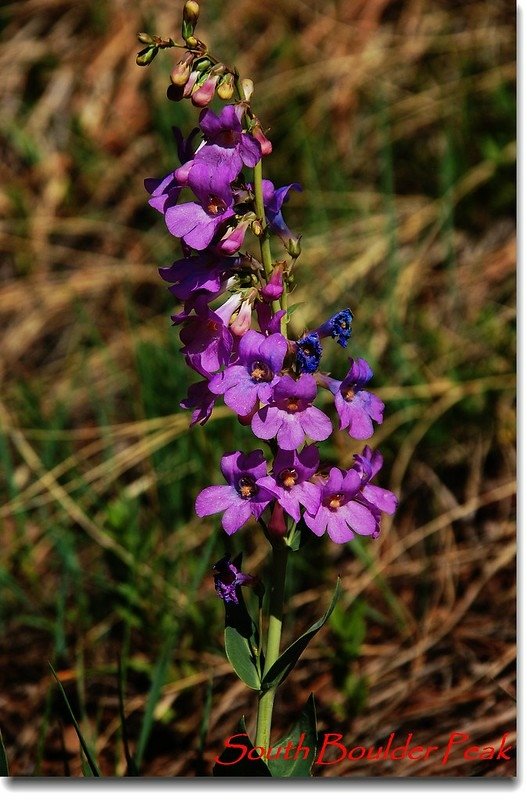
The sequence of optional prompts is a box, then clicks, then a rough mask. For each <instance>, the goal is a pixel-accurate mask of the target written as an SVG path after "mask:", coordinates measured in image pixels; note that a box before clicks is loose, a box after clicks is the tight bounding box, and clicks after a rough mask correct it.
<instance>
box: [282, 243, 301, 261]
mask: <svg viewBox="0 0 527 800" xmlns="http://www.w3.org/2000/svg"><path fill="white" fill-rule="evenodd" d="M285 249H286V250H287V252H288V253H289V255H290V256H291V258H298V256H299V255H300V253H301V252H302V247H301V245H300V239H289V241H288V242H287V245H286V248H285Z"/></svg>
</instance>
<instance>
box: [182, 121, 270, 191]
mask: <svg viewBox="0 0 527 800" xmlns="http://www.w3.org/2000/svg"><path fill="white" fill-rule="evenodd" d="M242 113H243V109H242V107H241V106H235V105H228V106H225V107H224V108H223V109H222V110H221V111H220V113H219V114H215V113H214V111H211V110H210V109H207V110H206V111H203V112H202V113H201V116H200V122H199V124H200V127H201V130H202V131H203V134H204V136H205V142H206V144H205V146H204V147H203V148H202V149H201V150H200V151H199V152H198V153H197V155H196V157H197V158H203V156H204V155H206V154H207V151H208V150H210V149H213V148H218V149H221V150H222V151H223V155H222V157H223V159H224V163H229V165H230V169H231V174H232V180H234V178H235V177H236V176H237V175H238V173H239V172H240V171H241V169H242V167H243V165H244V164H245V166H247V167H251V168H252V167H255V166H256V164H257V163H258V162H259V161H260V159H261V157H262V150H261V147H260V144H259V142H258V141H257V140H256V139H255V138H254V137H253V136H251V135H250V134H248V133H244V132H243V130H242V124H241V119H240V115H241V114H242Z"/></svg>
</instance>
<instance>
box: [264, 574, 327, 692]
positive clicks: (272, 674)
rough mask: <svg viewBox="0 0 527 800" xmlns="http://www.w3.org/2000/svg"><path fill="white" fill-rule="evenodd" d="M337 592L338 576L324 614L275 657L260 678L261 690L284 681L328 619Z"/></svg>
mask: <svg viewBox="0 0 527 800" xmlns="http://www.w3.org/2000/svg"><path fill="white" fill-rule="evenodd" d="M339 593H340V578H338V580H337V585H336V587H335V591H334V593H333V597H332V598H331V603H330V606H329V608H328V610H327V611H326V613H325V614H324V616H323V617H321V618H320V619H319V620H317V621H316V622H315V623H313V625H311V627H310V628H308V630H307V631H306V632H305V633H303V634H302V636H299V637H298V639H297V640H296V641H295V642H293V644H291V645H289V647H288V648H287V650H284V652H283V653H282V655H281V656H279V657H278V658H277V660H276V661H275V662H274V664H273V665H272V667H270V669H269V670H268V672H266V674H265V675H264V677H263V678H262V691H267V689H270V688H271V687H273V686H279V685H280V684H281V683H282V682H283V681H285V679H286V678H287V676H288V675H289V673H290V672H291V670H292V669H293V667H294V666H295V664H296V662H297V661H298V659H299V658H300V656H301V655H302V653H303V652H304V650H305V649H306V647H307V646H308V644H309V642H310V641H311V639H312V638H313V636H314V635H315V634H316V633H317V632H318V631H319V630H320V628H321V627H322V626H323V625H324V623H325V622H326V621H327V620H328V619H329V617H330V615H331V612H332V611H333V609H334V608H335V604H336V602H337V599H338V596H339Z"/></svg>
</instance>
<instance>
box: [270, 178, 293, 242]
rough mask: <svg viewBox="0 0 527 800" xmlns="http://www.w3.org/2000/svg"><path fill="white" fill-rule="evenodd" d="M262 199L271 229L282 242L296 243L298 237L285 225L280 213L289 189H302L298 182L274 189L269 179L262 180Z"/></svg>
mask: <svg viewBox="0 0 527 800" xmlns="http://www.w3.org/2000/svg"><path fill="white" fill-rule="evenodd" d="M262 189H263V200H264V208H265V216H266V218H267V222H268V223H269V227H270V228H271V230H272V231H273V232H274V233H276V234H278V236H279V237H280V239H281V240H282V241H283V243H284V244H285V245H286V246H287V245H288V244H289V242H293V243H297V242H298V241H299V237H298V236H297V235H296V234H294V233H292V231H290V230H289V228H288V227H287V225H286V222H285V220H284V217H283V215H282V206H283V204H284V202H285V200H286V199H287V195H288V194H289V192H290V190H291V189H294V190H295V191H297V192H301V191H302V187H301V186H300V184H299V183H290V184H289V186H282V187H280V189H275V188H274V185H273V183H272V182H271V181H268V180H263V181H262Z"/></svg>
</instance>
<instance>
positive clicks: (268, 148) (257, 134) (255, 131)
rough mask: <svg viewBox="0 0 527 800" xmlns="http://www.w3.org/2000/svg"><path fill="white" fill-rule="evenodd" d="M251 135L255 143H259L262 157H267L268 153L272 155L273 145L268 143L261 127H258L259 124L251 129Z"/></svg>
mask: <svg viewBox="0 0 527 800" xmlns="http://www.w3.org/2000/svg"><path fill="white" fill-rule="evenodd" d="M251 133H252V135H253V136H254V138H255V139H256V141H257V142H260V147H261V149H262V155H263V156H268V155H269V153H272V151H273V145H272V144H271V142H270V141H269V139H268V138H267V136H266V135H265V133H264V132H263V130H262V126H261V125H260V123H259V122H257V123H256V125H255V126H254V128H252V129H251Z"/></svg>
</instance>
